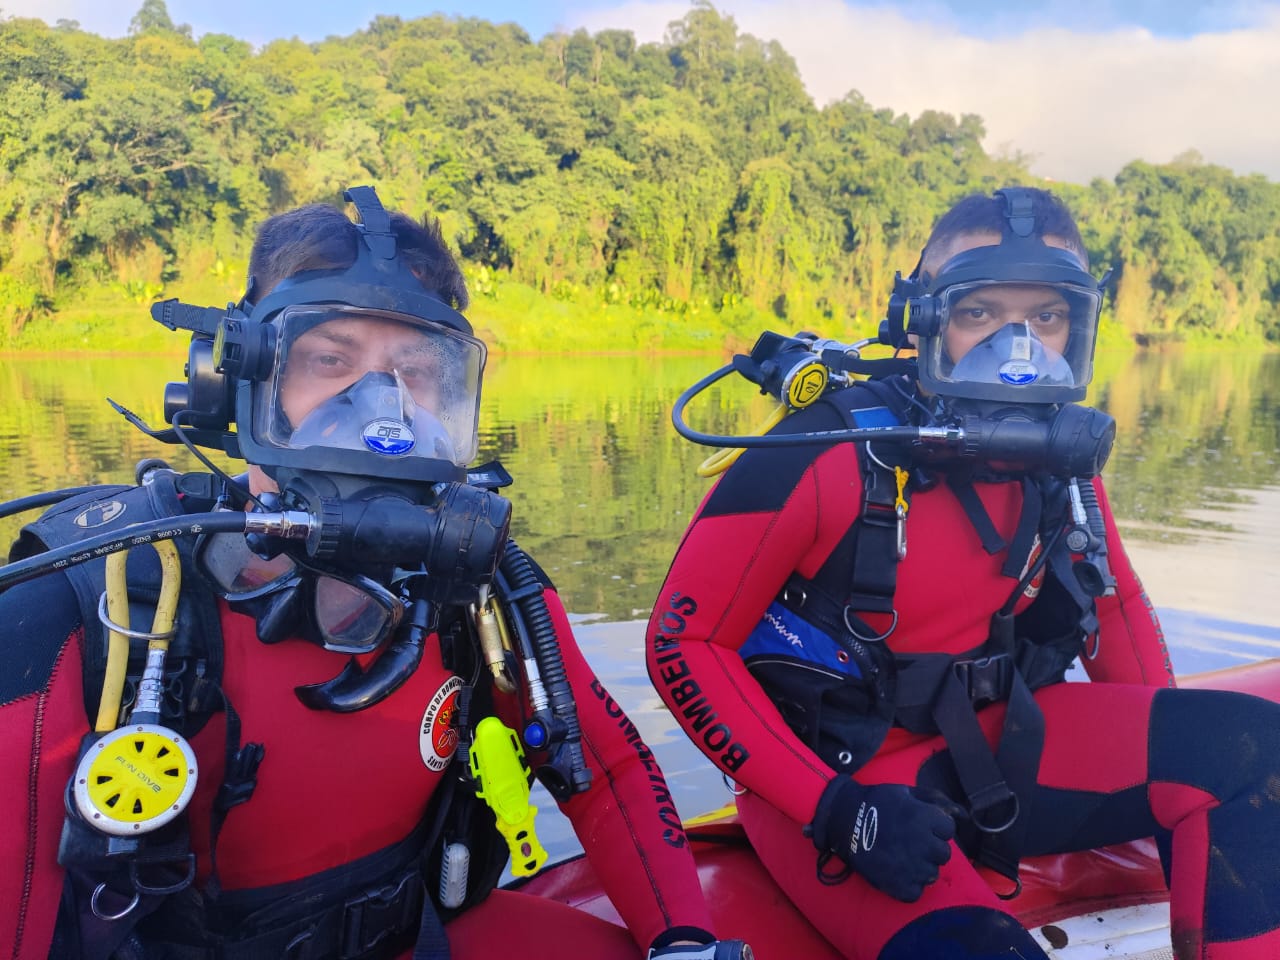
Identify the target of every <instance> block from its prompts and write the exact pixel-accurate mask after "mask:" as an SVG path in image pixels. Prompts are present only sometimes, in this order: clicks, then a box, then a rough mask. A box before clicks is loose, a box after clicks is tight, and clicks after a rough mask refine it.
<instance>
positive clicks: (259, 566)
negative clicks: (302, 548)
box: [195, 533, 405, 654]
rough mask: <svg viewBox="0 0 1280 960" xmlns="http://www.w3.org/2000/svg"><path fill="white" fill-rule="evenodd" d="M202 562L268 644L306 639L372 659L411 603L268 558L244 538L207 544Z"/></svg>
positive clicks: (333, 573)
mask: <svg viewBox="0 0 1280 960" xmlns="http://www.w3.org/2000/svg"><path fill="white" fill-rule="evenodd" d="M195 558H196V563H197V565H198V566H199V568H200V570H201V571H202V572H203V573H204V574H205V576H207V577H208V578H209V580H210V581H211V582H212V583H213V584H214V586H215V588H216V589H217V592H218V594H219V595H220V596H221V597H223V598H224V599H226V600H227V601H229V602H230V604H231V607H232V609H234V610H237V611H238V612H241V613H247V614H250V615H251V616H253V618H254V620H255V622H256V624H257V630H258V638H259V639H260V640H262V642H263V643H278V642H279V641H281V640H284V639H286V638H288V637H290V636H294V635H297V634H298V633H300V632H301V633H302V634H304V635H306V636H307V638H308V639H309V640H311V641H312V642H313V643H317V644H319V645H320V646H322V647H324V648H325V649H326V650H333V651H336V652H338V653H351V654H362V653H372V652H373V651H374V650H376V649H377V648H378V647H379V646H381V644H382V643H383V641H385V640H386V639H387V638H388V637H389V636H391V634H392V633H394V632H395V629H396V627H398V626H399V624H400V621H401V620H402V619H403V617H404V611H405V602H404V601H403V600H402V599H401V598H399V597H397V596H396V595H395V594H394V593H392V592H391V591H390V590H388V589H387V588H386V587H384V586H382V584H380V583H378V582H377V581H376V580H372V579H370V578H369V577H365V576H361V575H359V574H352V573H347V572H343V571H339V570H336V569H326V568H325V567H322V566H320V565H316V564H311V563H306V562H304V561H302V560H301V559H299V558H298V557H295V556H292V555H290V554H286V553H281V554H278V555H276V556H274V557H272V558H270V559H265V558H263V557H260V556H258V555H257V554H255V553H253V552H252V551H251V550H250V549H249V546H248V544H247V543H246V542H245V538H244V536H243V535H241V534H238V533H215V534H210V535H207V536H204V537H202V538H201V539H200V541H199V542H198V543H197V545H196V552H195ZM300 628H301V629H300Z"/></svg>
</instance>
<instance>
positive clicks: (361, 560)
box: [152, 187, 510, 712]
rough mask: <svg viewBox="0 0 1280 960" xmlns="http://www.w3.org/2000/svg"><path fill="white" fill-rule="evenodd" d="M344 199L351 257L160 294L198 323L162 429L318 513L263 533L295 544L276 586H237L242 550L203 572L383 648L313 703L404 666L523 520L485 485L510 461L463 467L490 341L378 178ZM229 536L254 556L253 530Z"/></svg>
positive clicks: (273, 611) (190, 326) (265, 626)
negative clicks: (233, 301) (253, 292)
mask: <svg viewBox="0 0 1280 960" xmlns="http://www.w3.org/2000/svg"><path fill="white" fill-rule="evenodd" d="M346 198H347V199H348V200H349V201H351V202H352V203H354V204H355V206H356V209H357V212H358V213H359V218H360V219H359V222H358V223H357V224H356V226H357V228H358V243H357V251H356V259H355V261H354V262H353V263H352V264H351V266H350V267H348V268H346V269H342V270H318V271H310V272H306V273H300V274H296V275H294V276H293V277H290V278H288V279H286V280H283V281H281V282H280V283H278V284H277V285H276V286H275V288H274V289H272V290H271V291H270V293H268V294H267V295H266V296H264V297H262V298H261V299H260V300H258V301H257V302H256V303H255V302H252V301H251V299H250V298H249V297H248V296H247V297H246V298H245V300H243V301H242V302H241V303H240V304H237V305H231V306H229V307H227V308H226V309H225V310H223V309H218V308H213V307H209V308H200V307H193V306H190V305H187V304H182V303H179V302H177V301H174V300H170V301H165V302H163V303H158V304H155V305H154V306H153V307H152V315H153V316H154V317H155V319H156V320H158V321H160V322H161V323H163V324H164V325H165V326H168V327H170V328H172V329H178V328H182V329H186V330H190V331H191V332H192V334H193V335H192V341H191V347H190V350H189V354H188V363H187V380H186V382H185V383H172V384H169V386H168V388H167V389H166V392H165V417H166V419H167V420H169V421H170V422H171V423H172V424H173V425H174V428H175V429H174V430H173V431H171V432H170V433H171V434H172V438H171V437H170V436H166V435H162V434H161V433H160V432H153V435H154V436H157V437H159V438H160V439H164V440H169V441H170V442H186V443H188V444H191V443H194V444H198V445H202V446H208V447H213V448H220V449H222V450H223V451H225V452H226V453H228V454H230V455H232V456H237V457H242V458H244V459H245V460H247V461H248V462H250V463H252V464H255V465H257V466H259V467H261V468H262V469H263V470H264V471H265V472H266V473H267V475H268V476H270V477H271V478H272V479H273V480H274V481H275V482H276V484H277V486H278V487H279V493H278V494H262V495H261V496H260V497H257V498H254V499H255V500H256V501H257V504H258V506H259V507H260V508H261V509H262V510H263V511H264V512H266V513H267V514H271V515H279V516H285V515H286V514H287V513H289V512H301V513H303V514H305V515H306V518H307V524H308V527H307V529H308V532H307V533H306V535H305V541H300V540H297V539H292V540H290V539H282V538H281V537H280V536H279V535H275V536H273V535H270V534H252V535H250V537H249V541H248V547H250V548H251V553H252V554H254V555H256V556H258V557H259V558H261V559H268V560H270V559H276V558H280V557H281V554H283V555H284V557H283V559H282V560H281V569H280V571H277V573H279V575H278V576H275V575H272V576H270V577H268V578H267V579H268V582H267V583H266V584H265V585H264V587H263V589H261V590H250V592H249V595H245V594H244V592H243V591H241V590H239V589H232V587H233V586H234V584H235V578H236V577H237V576H238V575H239V573H240V572H243V571H242V570H237V568H236V566H235V564H234V563H231V564H230V565H229V566H228V565H225V564H224V565H223V566H222V567H219V568H218V569H214V568H213V567H211V566H208V565H206V566H205V573H206V575H212V578H213V580H214V581H215V582H216V583H217V585H218V587H219V592H220V593H222V594H223V596H224V597H226V598H227V599H228V600H229V601H231V600H234V601H235V602H237V603H241V604H243V605H249V606H254V607H255V611H254V612H255V619H256V620H258V626H259V631H260V636H262V638H263V639H265V640H268V641H274V640H276V639H284V638H286V637H287V636H296V635H303V636H307V637H308V638H309V639H311V640H313V641H314V642H317V643H320V644H322V645H323V646H325V647H326V648H328V649H330V650H334V651H340V652H346V653H353V654H359V653H372V652H373V651H374V650H375V649H376V650H378V651H379V652H378V653H377V659H376V660H375V661H374V662H373V663H371V664H367V665H364V666H362V665H360V664H357V663H356V662H355V661H354V660H353V661H350V662H349V663H348V665H347V667H346V668H345V669H344V670H343V672H342V674H340V675H339V676H337V677H335V678H334V679H333V680H331V681H328V682H326V683H323V684H315V685H312V686H310V687H305V688H299V689H298V691H297V692H298V696H299V698H300V699H301V700H302V701H303V702H304V703H306V704H307V705H308V706H311V707H314V708H316V709H326V710H334V711H338V712H346V711H350V710H359V709H363V708H364V707H366V706H369V705H370V704H372V703H375V702H377V701H379V700H381V699H383V698H384V697H386V696H388V695H389V694H390V693H391V692H392V691H394V690H395V689H397V688H398V687H399V686H400V685H401V684H402V683H403V682H404V681H405V679H407V677H408V676H409V675H410V674H411V673H412V672H413V670H414V669H416V667H417V664H418V662H419V660H420V659H421V656H422V652H423V643H424V639H425V637H426V636H427V635H428V634H429V633H430V631H431V630H432V629H433V628H434V627H433V624H434V622H435V617H436V616H437V614H436V612H435V611H437V610H438V609H439V608H440V607H443V606H465V605H467V604H471V603H475V602H477V601H478V599H479V598H480V597H481V596H482V595H483V593H484V591H486V590H487V589H488V587H489V586H490V585H491V584H492V582H493V580H494V577H495V575H496V569H497V565H498V560H499V558H500V557H501V555H502V551H503V548H504V545H505V544H506V541H507V530H508V526H509V523H510V503H509V502H508V501H506V500H505V499H503V498H502V497H500V496H499V495H498V494H496V493H494V492H493V491H492V490H491V489H486V488H485V487H488V486H490V485H499V484H500V482H501V478H500V477H499V478H498V479H497V481H496V483H492V484H491V481H490V480H489V475H490V474H494V475H497V474H500V473H501V471H500V469H499V468H496V465H495V469H494V470H492V471H488V472H486V473H485V479H479V474H477V480H476V482H477V483H480V484H484V485H485V487H481V486H473V485H471V484H469V483H467V482H466V481H467V480H468V476H469V475H468V473H467V469H466V468H467V464H468V463H469V462H470V461H471V460H472V459H473V458H474V456H475V454H476V451H477V447H478V442H477V430H476V425H477V421H478V417H479V403H480V383H481V375H482V372H483V369H484V362H485V348H484V345H483V344H482V343H481V342H480V341H479V340H477V339H475V338H474V337H473V336H472V335H471V326H470V324H469V323H468V322H467V320H466V318H465V317H463V315H462V314H460V313H459V312H458V311H456V310H454V309H453V308H452V307H451V306H449V305H448V304H446V303H445V302H444V301H443V300H441V299H440V298H439V297H438V296H436V295H435V294H434V293H432V292H431V291H429V290H427V289H426V288H424V287H423V285H422V282H421V281H420V280H419V278H418V277H417V275H416V274H414V272H413V271H412V270H411V269H410V268H409V267H408V265H407V264H406V263H405V262H404V261H403V259H402V258H401V257H400V256H399V255H398V253H397V249H396V235H395V233H394V231H393V229H392V225H391V221H390V218H389V216H388V215H387V212H386V211H385V210H384V209H383V208H382V205H381V204H380V203H379V201H378V198H377V195H376V194H375V193H374V191H373V189H372V188H371V187H354V188H351V189H350V190H348V191H347V193H346ZM233 424H234V425H235V426H236V427H237V429H236V430H234V431H233V430H231V429H230V428H231V426H232V425H233ZM255 538H256V539H255ZM241 539H242V540H243V539H244V538H241ZM233 546H235V547H236V548H237V549H238V550H239V551H240V553H241V554H242V555H244V556H245V557H248V556H249V554H248V553H245V543H243V542H239V543H234V544H233ZM217 554H218V551H212V552H211V551H210V550H205V551H203V552H202V556H203V557H204V558H205V559H206V560H207V559H210V558H211V557H215V555H217ZM259 608H260V609H259ZM245 609H246V612H247V611H248V607H247V606H246V607H245ZM308 624H309V627H307V625H308Z"/></svg>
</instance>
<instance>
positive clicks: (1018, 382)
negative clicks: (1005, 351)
mask: <svg viewBox="0 0 1280 960" xmlns="http://www.w3.org/2000/svg"><path fill="white" fill-rule="evenodd" d="M1039 376H1040V368H1039V367H1037V366H1036V365H1035V364H1034V363H1031V362H1030V361H1029V360H1009V361H1006V362H1005V363H1002V364H1001V365H1000V379H1001V380H1003V381H1004V382H1005V383H1010V384H1013V385H1014V386H1015V387H1024V386H1026V385H1027V384H1028V383H1035V382H1036V379H1037V378H1038V377H1039Z"/></svg>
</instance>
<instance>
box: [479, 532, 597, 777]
mask: <svg viewBox="0 0 1280 960" xmlns="http://www.w3.org/2000/svg"><path fill="white" fill-rule="evenodd" d="M498 570H499V571H500V572H501V573H502V575H503V578H504V579H505V581H506V584H507V585H508V592H507V595H506V597H504V598H503V599H504V600H505V601H506V602H507V603H508V604H509V605H510V606H511V607H512V608H513V611H512V612H513V613H515V614H516V615H518V616H519V617H520V618H521V619H522V620H523V621H524V627H525V629H526V631H527V633H528V636H529V639H530V640H531V642H532V645H533V654H534V658H535V659H536V660H537V664H538V671H539V673H540V674H541V675H542V683H543V685H544V686H545V687H546V691H547V699H548V701H549V704H550V709H551V717H550V718H549V720H550V723H547V726H548V732H549V733H550V742H549V743H548V754H549V758H548V762H547V763H546V764H544V765H543V766H542V767H540V768H539V769H538V772H537V776H538V779H539V780H541V781H542V784H543V786H545V787H546V788H547V790H548V791H549V792H550V793H551V795H552V796H553V797H555V798H556V799H557V800H559V801H562V802H563V801H565V800H567V799H569V797H571V796H572V795H573V794H575V793H581V792H583V791H584V790H586V789H587V788H588V787H589V786H590V785H591V771H590V770H589V769H588V768H587V763H586V759H585V758H584V757H583V754H582V730H581V728H580V727H579V725H578V709H577V705H576V704H575V702H574V699H573V691H572V689H570V687H569V680H568V676H567V674H566V673H565V669H564V658H563V657H562V656H561V655H560V640H559V638H558V637H557V636H556V628H555V624H554V623H553V622H552V619H551V611H550V610H549V609H547V602H546V600H545V599H543V596H542V591H543V583H542V581H541V580H540V579H539V578H538V574H537V572H536V571H535V570H534V566H533V562H532V561H531V560H530V559H529V556H528V554H526V553H525V552H524V551H523V550H521V549H520V548H519V547H518V546H516V543H515V541H514V540H508V541H507V546H506V549H505V550H504V551H503V553H502V560H501V561H500V562H499V564H498ZM535 719H541V718H537V717H535ZM544 722H545V721H544Z"/></svg>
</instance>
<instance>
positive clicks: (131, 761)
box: [73, 723, 196, 837]
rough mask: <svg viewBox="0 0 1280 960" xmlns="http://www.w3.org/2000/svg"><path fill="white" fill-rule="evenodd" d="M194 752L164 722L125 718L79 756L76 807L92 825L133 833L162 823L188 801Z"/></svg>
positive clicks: (119, 833)
mask: <svg viewBox="0 0 1280 960" xmlns="http://www.w3.org/2000/svg"><path fill="white" fill-rule="evenodd" d="M195 789H196V755H195V751H193V750H192V749H191V746H190V744H188V743H187V741H186V740H184V739H183V738H182V737H180V736H178V734H176V733H174V732H173V731H172V730H170V729H169V728H168V727H162V726H158V725H156V724H150V723H131V724H125V725H124V726H123V727H120V728H119V729H117V730H113V731H111V732H110V733H107V734H104V735H103V736H102V737H101V738H99V739H98V740H97V741H96V742H95V743H94V744H93V746H91V747H90V748H89V750H88V752H86V753H85V755H84V756H83V757H82V758H81V760H80V765H79V767H77V768H76V778H75V781H74V784H73V793H74V795H75V801H76V809H78V810H79V811H80V815H81V816H82V817H84V819H85V820H86V821H87V822H88V823H90V824H91V825H92V826H94V827H96V828H97V829H98V830H101V831H102V832H103V833H109V834H112V835H113V836H118V837H131V836H136V835H138V834H143V833H147V832H148V831H150V830H155V829H157V828H158V827H162V826H164V825H165V824H166V823H168V822H169V821H170V820H172V819H173V818H174V817H176V816H177V815H178V814H180V813H181V812H182V811H183V810H185V809H186V806H187V804H188V803H189V802H190V801H191V795H192V794H193V793H195Z"/></svg>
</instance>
